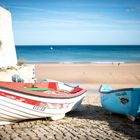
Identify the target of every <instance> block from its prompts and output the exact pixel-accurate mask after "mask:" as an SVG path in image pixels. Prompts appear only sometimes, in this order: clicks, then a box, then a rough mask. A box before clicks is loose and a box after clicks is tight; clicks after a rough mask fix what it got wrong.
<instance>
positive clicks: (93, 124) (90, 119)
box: [0, 63, 140, 140]
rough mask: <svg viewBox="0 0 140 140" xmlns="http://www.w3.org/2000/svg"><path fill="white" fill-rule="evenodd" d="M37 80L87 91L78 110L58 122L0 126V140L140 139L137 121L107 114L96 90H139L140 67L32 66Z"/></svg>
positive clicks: (40, 121)
mask: <svg viewBox="0 0 140 140" xmlns="http://www.w3.org/2000/svg"><path fill="white" fill-rule="evenodd" d="M35 67H36V78H37V79H47V78H49V79H55V80H59V81H63V82H67V83H71V84H79V85H80V86H81V87H83V88H85V89H87V94H86V97H85V98H84V100H83V102H82V109H81V110H79V111H76V112H69V113H68V114H66V117H65V118H64V119H62V120H58V121H49V120H48V119H38V120H32V121H23V122H19V123H15V124H11V125H6V126H0V139H1V140H10V139H13V140H60V139H63V140H95V139H98V140H100V139H108V140H112V139H114V140H117V139H118V140H120V139H122V140H124V139H125V140H128V139H133V140H135V139H140V120H139V119H137V120H136V121H135V122H131V121H130V120H128V119H127V118H126V117H125V116H122V115H116V114H110V113H109V112H108V111H106V110H104V109H103V108H102V107H101V104H100V94H99V93H98V88H99V86H100V85H101V84H109V85H111V86H113V87H115V88H122V87H140V64H117V63H116V64H36V65H35Z"/></svg>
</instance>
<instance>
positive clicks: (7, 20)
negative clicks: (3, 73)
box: [0, 7, 17, 68]
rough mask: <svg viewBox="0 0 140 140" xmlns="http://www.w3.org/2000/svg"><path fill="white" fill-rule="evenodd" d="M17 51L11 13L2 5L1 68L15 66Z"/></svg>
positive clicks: (0, 33) (0, 26) (0, 27)
mask: <svg viewBox="0 0 140 140" xmlns="http://www.w3.org/2000/svg"><path fill="white" fill-rule="evenodd" d="M16 64H17V57H16V51H15V44H14V37H13V30H12V19H11V13H10V12H9V11H8V10H6V9H4V8H2V7H0V68H1V67H8V66H15V65H16Z"/></svg>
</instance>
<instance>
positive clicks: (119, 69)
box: [36, 63, 140, 90]
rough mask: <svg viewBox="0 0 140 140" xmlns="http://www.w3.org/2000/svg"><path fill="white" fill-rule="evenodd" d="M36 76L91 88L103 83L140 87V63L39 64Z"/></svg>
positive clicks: (117, 86)
mask: <svg viewBox="0 0 140 140" xmlns="http://www.w3.org/2000/svg"><path fill="white" fill-rule="evenodd" d="M36 77H37V78H38V79H47V78H49V79H55V80H58V81H63V82H68V83H74V84H80V85H82V86H84V88H87V89H88V88H90V89H91V90H92V88H96V89H97V88H99V86H100V85H101V84H109V85H112V86H114V87H115V88H120V87H139V86H140V64H118V63H114V64H37V65H36Z"/></svg>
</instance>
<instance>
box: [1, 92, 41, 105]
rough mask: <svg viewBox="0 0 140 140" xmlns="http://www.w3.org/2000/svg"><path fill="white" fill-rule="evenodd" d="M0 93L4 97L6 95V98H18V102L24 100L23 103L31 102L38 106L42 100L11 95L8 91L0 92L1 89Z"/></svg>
mask: <svg viewBox="0 0 140 140" xmlns="http://www.w3.org/2000/svg"><path fill="white" fill-rule="evenodd" d="M0 95H1V96H4V97H7V98H10V99H13V100H18V101H20V102H24V103H27V104H31V105H36V106H38V105H40V104H41V103H43V102H40V101H36V100H31V99H27V98H24V97H20V96H16V95H12V94H9V93H6V92H2V91H0Z"/></svg>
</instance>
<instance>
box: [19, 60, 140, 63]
mask: <svg viewBox="0 0 140 140" xmlns="http://www.w3.org/2000/svg"><path fill="white" fill-rule="evenodd" d="M19 61H20V60H19ZM23 61H24V60H23ZM25 62H26V61H25ZM26 64H140V62H124V61H107V62H102V61H101V62H100V61H97V62H94V61H93V62H70V61H67V62H42V61H41V62H36V61H33V62H26Z"/></svg>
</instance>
